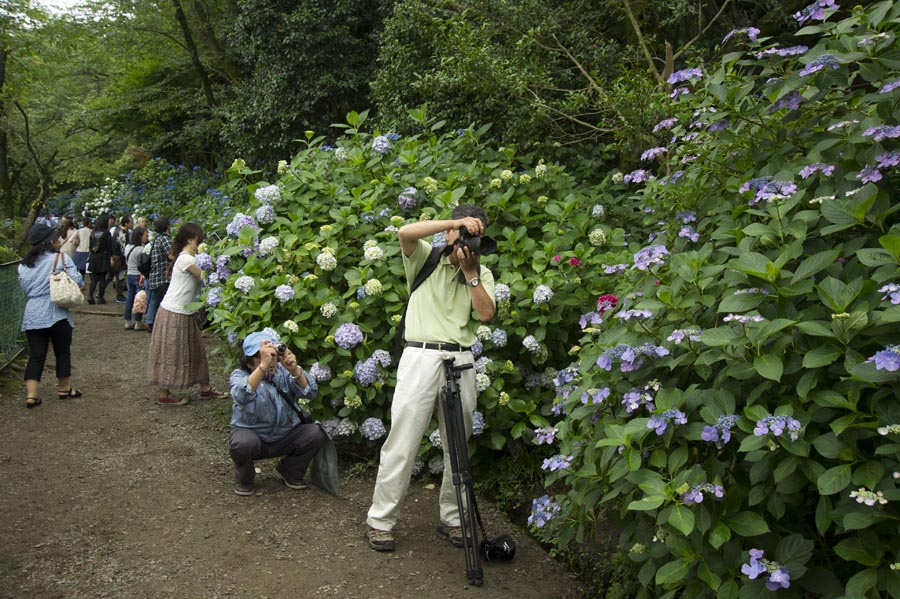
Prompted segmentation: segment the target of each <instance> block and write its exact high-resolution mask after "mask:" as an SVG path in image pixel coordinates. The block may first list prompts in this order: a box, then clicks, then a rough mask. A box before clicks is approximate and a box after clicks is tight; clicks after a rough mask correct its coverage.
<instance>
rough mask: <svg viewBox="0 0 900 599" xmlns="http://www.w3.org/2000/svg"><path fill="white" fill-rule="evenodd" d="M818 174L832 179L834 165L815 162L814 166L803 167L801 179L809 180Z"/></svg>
mask: <svg viewBox="0 0 900 599" xmlns="http://www.w3.org/2000/svg"><path fill="white" fill-rule="evenodd" d="M816 173H822V174H823V175H825V176H826V177H830V176H831V175H832V174H834V165H831V164H824V163H822V162H814V163H812V164H808V165H806V166H804V167H803V169H801V171H800V177H802V178H803V179H809V178H810V177H812V176H813V175H814V174H816Z"/></svg>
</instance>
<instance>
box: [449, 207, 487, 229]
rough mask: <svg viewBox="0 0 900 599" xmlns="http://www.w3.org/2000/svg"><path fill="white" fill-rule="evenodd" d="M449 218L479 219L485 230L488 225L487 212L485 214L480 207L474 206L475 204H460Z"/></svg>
mask: <svg viewBox="0 0 900 599" xmlns="http://www.w3.org/2000/svg"><path fill="white" fill-rule="evenodd" d="M450 216H451V217H452V218H454V219H457V218H464V217H466V216H471V217H474V218H477V219H480V220H481V222H483V223H484V227H485V228H487V226H488V225H489V224H490V220H489V219H488V216H487V212H485V211H484V209H483V208H482V207H481V206H476V205H475V204H461V205H459V206H457V207H456V208H454V209H453V212H452V213H451V215H450Z"/></svg>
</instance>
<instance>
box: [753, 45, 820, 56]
mask: <svg viewBox="0 0 900 599" xmlns="http://www.w3.org/2000/svg"><path fill="white" fill-rule="evenodd" d="M807 52H809V48H808V47H807V46H791V47H790V48H767V49H766V50H762V51H761V52H757V53H756V58H757V59H760V58H765V57H766V56H773V55H774V56H781V57H782V58H786V57H788V56H800V55H801V54H806V53H807Z"/></svg>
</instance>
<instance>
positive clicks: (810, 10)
mask: <svg viewBox="0 0 900 599" xmlns="http://www.w3.org/2000/svg"><path fill="white" fill-rule="evenodd" d="M837 8H838V5H837V4H835V3H834V0H816V1H815V2H813V3H812V4H810V5H809V6H807V7H806V8H804V9H803V10H801V11H799V12H796V13H794V19H796V20H797V22H798V23H800V24H801V25H802V24H803V23H806V22H807V21H824V20H825V11H826V10H828V9H830V10H837Z"/></svg>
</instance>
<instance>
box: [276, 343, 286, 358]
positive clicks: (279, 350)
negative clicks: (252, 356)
mask: <svg viewBox="0 0 900 599" xmlns="http://www.w3.org/2000/svg"><path fill="white" fill-rule="evenodd" d="M285 352H287V345H285V344H284V343H279V344H278V345H276V346H275V353H276V354H278V355H279V356H283V355H284V354H285Z"/></svg>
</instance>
